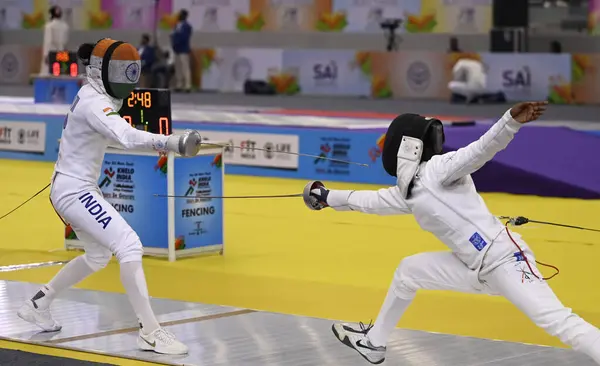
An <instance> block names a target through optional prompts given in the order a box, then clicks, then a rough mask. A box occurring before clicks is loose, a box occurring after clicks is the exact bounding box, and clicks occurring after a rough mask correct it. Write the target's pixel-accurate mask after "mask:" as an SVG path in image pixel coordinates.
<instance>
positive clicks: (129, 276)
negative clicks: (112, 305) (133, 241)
mask: <svg viewBox="0 0 600 366" xmlns="http://www.w3.org/2000/svg"><path fill="white" fill-rule="evenodd" d="M121 282H122V283H123V287H125V291H126V292H127V296H128V297H129V302H130V303H131V306H132V307H133V311H135V314H136V315H137V316H138V319H139V320H140V323H142V331H143V332H144V334H150V333H152V332H154V331H155V330H156V329H158V328H160V324H158V320H156V317H155V316H154V312H153V311H152V308H151V307H150V298H149V296H148V285H147V284H146V277H145V275H144V269H143V268H142V262H139V261H136V262H127V263H121Z"/></svg>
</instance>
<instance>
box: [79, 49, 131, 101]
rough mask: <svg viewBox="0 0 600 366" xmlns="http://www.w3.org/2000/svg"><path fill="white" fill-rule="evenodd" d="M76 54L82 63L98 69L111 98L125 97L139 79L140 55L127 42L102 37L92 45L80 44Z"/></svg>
mask: <svg viewBox="0 0 600 366" xmlns="http://www.w3.org/2000/svg"><path fill="white" fill-rule="evenodd" d="M78 56H79V58H80V59H82V61H83V62H84V64H88V65H89V66H90V67H92V68H93V69H97V70H99V71H100V75H99V76H100V77H101V79H102V85H103V86H104V89H105V90H106V93H107V94H108V95H110V96H111V97H113V98H117V99H125V98H127V97H128V96H129V94H130V93H131V92H132V91H133V89H134V88H135V87H136V85H137V83H138V81H139V79H140V70H141V62H140V55H139V53H138V51H137V49H136V48H135V47H133V46H132V45H131V44H129V43H125V42H121V41H116V40H114V39H110V38H104V39H101V40H99V41H98V42H97V43H96V44H95V45H94V46H93V47H91V44H83V45H81V46H80V47H79V51H78ZM86 56H87V57H86Z"/></svg>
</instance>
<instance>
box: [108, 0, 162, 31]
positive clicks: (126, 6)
mask: <svg viewBox="0 0 600 366" xmlns="http://www.w3.org/2000/svg"><path fill="white" fill-rule="evenodd" d="M101 7H102V14H106V15H108V16H110V19H111V20H110V24H111V28H112V29H139V30H153V29H154V22H155V19H156V21H157V22H158V23H159V25H160V22H161V21H166V22H169V20H170V19H169V18H168V17H169V16H170V15H171V13H172V0H160V1H159V2H158V9H157V10H158V14H155V9H156V7H155V0H102V6H101ZM173 25H174V24H173ZM167 27H171V23H168V25H166V26H164V27H163V28H167Z"/></svg>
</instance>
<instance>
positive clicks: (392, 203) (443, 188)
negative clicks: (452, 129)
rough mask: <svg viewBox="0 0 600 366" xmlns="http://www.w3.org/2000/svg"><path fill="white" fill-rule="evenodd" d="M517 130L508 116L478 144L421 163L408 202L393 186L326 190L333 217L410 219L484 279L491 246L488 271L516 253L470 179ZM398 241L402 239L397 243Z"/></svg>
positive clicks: (493, 127)
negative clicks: (357, 215) (347, 213)
mask: <svg viewBox="0 0 600 366" xmlns="http://www.w3.org/2000/svg"><path fill="white" fill-rule="evenodd" d="M520 127H521V124H520V123H519V122H517V121H515V120H514V119H513V118H512V117H511V115H510V111H507V112H506V113H505V114H504V116H503V117H502V118H501V119H500V120H499V121H498V122H496V123H495V124H494V125H493V126H492V127H491V128H490V129H489V130H488V131H487V132H486V133H485V134H484V135H483V136H482V137H481V138H480V139H479V140H477V141H475V142H473V143H471V144H469V145H468V146H466V147H464V148H461V149H459V150H457V151H453V152H449V153H446V154H443V155H436V156H434V157H433V158H431V159H430V160H429V161H428V162H423V163H421V164H420V165H419V169H418V171H417V174H416V176H415V178H414V180H413V184H414V185H413V188H412V191H411V195H409V198H408V199H404V198H403V196H402V195H401V194H400V189H399V187H398V186H393V187H390V188H384V189H380V190H372V191H371V190H362V191H350V190H330V192H329V196H328V197H327V203H328V204H329V206H330V207H331V208H333V209H334V210H336V211H359V212H363V213H369V214H377V215H401V214H413V215H414V217H415V219H416V221H417V222H418V224H419V225H420V226H421V228H422V229H424V230H426V231H429V232H431V233H432V234H434V235H435V236H436V237H437V238H438V239H439V240H441V241H442V242H443V243H444V244H445V245H446V246H448V247H449V248H450V249H451V250H452V251H453V252H454V254H455V255H456V256H457V257H458V258H459V259H460V260H461V261H462V262H463V263H465V265H466V266H467V267H469V268H470V269H471V270H477V271H479V270H482V273H483V270H484V269H482V262H483V259H484V256H486V253H487V252H488V251H489V250H490V248H491V247H493V246H494V244H497V247H496V248H495V250H493V252H494V256H496V257H497V258H489V259H490V265H497V264H499V262H498V260H502V259H503V258H507V259H510V256H511V255H512V254H514V253H515V252H517V251H518V250H517V248H516V246H515V245H514V244H513V243H512V242H511V241H509V240H508V239H509V238H507V234H506V232H505V228H504V225H503V224H502V223H501V222H500V221H499V220H498V219H497V218H496V217H495V216H494V215H492V213H491V212H490V211H489V210H488V208H487V206H486V205H485V202H484V201H483V199H482V198H481V196H480V195H479V194H478V193H477V190H476V188H475V184H474V183H473V179H472V178H471V173H474V172H475V171H477V170H478V169H479V168H481V167H482V166H483V165H484V164H485V163H486V162H488V161H489V160H491V159H492V158H493V157H494V155H496V153H498V152H499V151H501V150H503V149H504V148H506V146H507V145H508V143H509V142H510V141H511V140H512V139H513V137H514V135H515V133H516V132H517V131H518V130H519V128H520ZM511 235H512V236H513V238H514V239H515V240H517V241H518V242H519V245H521V246H522V249H523V250H525V251H526V252H529V250H528V247H527V246H526V244H525V243H523V242H522V241H521V240H520V236H519V235H518V234H516V233H512V232H511ZM400 238H402V235H401V234H399V235H398V241H401V239H400ZM498 243H501V244H498ZM399 245H402V243H401V242H400V243H399ZM526 249H527V250H526ZM487 259H488V258H486V263H487V262H488V260H487ZM491 269H493V268H485V270H486V271H487V270H491Z"/></svg>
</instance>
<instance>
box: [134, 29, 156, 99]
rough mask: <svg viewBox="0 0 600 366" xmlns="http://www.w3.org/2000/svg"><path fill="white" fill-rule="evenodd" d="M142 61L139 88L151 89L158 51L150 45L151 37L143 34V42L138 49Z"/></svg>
mask: <svg viewBox="0 0 600 366" xmlns="http://www.w3.org/2000/svg"><path fill="white" fill-rule="evenodd" d="M138 52H139V53H140V60H141V61H142V73H141V75H140V83H139V86H140V87H141V88H150V87H151V86H152V68H153V67H154V62H155V61H156V49H155V47H154V46H152V45H151V44H150V35H148V34H143V35H142V42H141V43H140V47H139V48H138Z"/></svg>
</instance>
